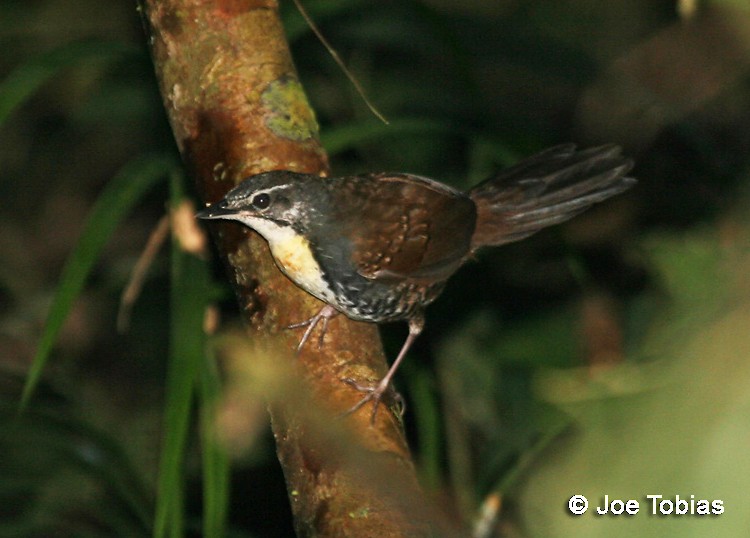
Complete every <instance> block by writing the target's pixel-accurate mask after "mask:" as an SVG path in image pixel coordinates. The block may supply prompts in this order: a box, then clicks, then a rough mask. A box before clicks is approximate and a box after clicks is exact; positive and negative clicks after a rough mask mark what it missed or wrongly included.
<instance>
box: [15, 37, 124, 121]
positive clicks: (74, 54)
mask: <svg viewBox="0 0 750 538" xmlns="http://www.w3.org/2000/svg"><path fill="white" fill-rule="evenodd" d="M137 50H138V49H137V48H135V47H133V46H132V45H128V44H126V43H121V42H115V41H102V40H86V41H76V42H74V43H68V44H66V45H63V46H62V47H59V48H57V49H54V50H51V51H49V52H45V53H44V54H41V55H39V56H37V57H35V58H32V59H30V60H29V61H27V62H25V63H23V64H21V65H20V66H18V67H16V68H15V69H14V70H13V71H11V73H10V74H9V75H8V76H7V77H6V78H5V80H3V81H2V83H0V125H2V124H3V123H4V122H5V120H6V119H7V118H8V116H9V115H10V113H11V112H12V111H13V110H14V109H15V108H16V107H17V106H19V105H20V104H21V103H23V102H24V101H25V100H26V99H28V98H29V97H30V96H31V95H32V94H33V93H34V92H36V91H37V90H38V89H39V88H40V87H41V86H42V85H43V84H44V83H45V82H47V81H48V80H50V79H51V78H52V77H54V76H55V75H57V74H58V73H59V72H60V71H62V70H63V69H65V68H67V67H70V66H73V65H76V64H83V63H87V62H91V61H92V60H94V59H95V58H103V59H105V60H110V61H112V60H117V59H120V58H122V57H123V56H125V55H126V54H133V53H134V52H135V51H137Z"/></svg>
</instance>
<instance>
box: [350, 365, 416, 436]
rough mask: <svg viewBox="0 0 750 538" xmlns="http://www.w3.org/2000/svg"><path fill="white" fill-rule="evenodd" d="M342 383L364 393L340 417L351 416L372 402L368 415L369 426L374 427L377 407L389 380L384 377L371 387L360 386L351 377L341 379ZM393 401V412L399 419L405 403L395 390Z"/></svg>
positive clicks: (404, 409) (402, 413) (404, 408)
mask: <svg viewBox="0 0 750 538" xmlns="http://www.w3.org/2000/svg"><path fill="white" fill-rule="evenodd" d="M342 381H343V382H344V383H346V384H347V385H349V386H351V387H353V388H355V389H356V390H358V391H359V392H364V393H365V396H364V398H362V399H361V400H360V401H358V402H357V403H356V404H354V405H353V406H352V407H350V408H349V409H347V410H346V411H344V412H343V413H342V416H347V415H351V414H352V413H354V412H356V411H357V410H359V409H360V408H361V407H363V406H364V405H365V404H367V403H368V402H372V412H371V413H370V425H374V424H375V417H376V416H377V414H378V406H379V405H380V401H381V400H382V399H383V397H384V396H385V394H386V392H387V391H388V387H389V385H390V379H389V378H388V377H384V378H383V379H381V380H380V382H378V384H376V385H374V386H373V385H361V384H359V383H357V382H356V381H355V380H354V379H352V378H351V377H346V378H344V379H342ZM393 399H394V401H395V403H396V406H395V412H396V414H397V415H398V417H399V418H400V417H402V416H403V415H404V412H405V411H406V402H404V398H403V396H401V394H399V393H398V392H396V391H395V390H394V391H393Z"/></svg>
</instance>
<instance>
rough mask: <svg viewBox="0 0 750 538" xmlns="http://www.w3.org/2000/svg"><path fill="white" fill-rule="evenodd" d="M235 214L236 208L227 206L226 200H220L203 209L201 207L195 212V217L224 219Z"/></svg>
mask: <svg viewBox="0 0 750 538" xmlns="http://www.w3.org/2000/svg"><path fill="white" fill-rule="evenodd" d="M236 214H237V210H236V209H232V208H230V207H227V203H226V201H224V200H221V201H220V202H216V203H215V204H212V205H210V206H208V207H206V208H205V209H201V210H200V211H198V212H197V213H196V214H195V217H196V218H199V219H226V218H229V217H231V216H232V215H236Z"/></svg>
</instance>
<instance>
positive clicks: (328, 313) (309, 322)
mask: <svg viewBox="0 0 750 538" xmlns="http://www.w3.org/2000/svg"><path fill="white" fill-rule="evenodd" d="M338 314H339V311H338V310H336V309H335V308H333V307H332V306H331V305H328V304H327V305H325V306H324V307H323V308H321V309H320V310H319V311H318V313H317V314H315V315H314V316H313V317H311V318H310V319H306V320H305V321H301V322H299V323H293V324H291V325H287V326H286V328H287V329H299V328H300V327H307V329H305V334H303V335H302V338H301V339H300V341H299V344H297V350H296V351H297V353H299V352H300V351H301V350H302V348H303V347H304V345H305V343H306V342H307V340H308V339H309V338H310V335H311V334H312V332H313V330H314V329H315V326H316V325H317V324H318V322H319V321H320V320H323V327H322V328H321V331H320V336H319V337H318V348H320V347H321V346H322V345H323V337H324V336H325V335H326V329H328V321H329V320H330V319H331V318H334V317H336V316H338Z"/></svg>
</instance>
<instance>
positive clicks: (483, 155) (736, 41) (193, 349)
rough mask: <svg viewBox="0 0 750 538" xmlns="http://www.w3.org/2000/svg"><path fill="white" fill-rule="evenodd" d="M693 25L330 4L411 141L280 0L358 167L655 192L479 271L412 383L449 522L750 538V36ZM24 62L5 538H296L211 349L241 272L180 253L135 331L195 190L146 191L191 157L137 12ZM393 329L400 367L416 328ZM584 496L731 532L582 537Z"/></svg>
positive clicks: (482, 4)
mask: <svg viewBox="0 0 750 538" xmlns="http://www.w3.org/2000/svg"><path fill="white" fill-rule="evenodd" d="M688 4H691V3H690V2H678V3H675V4H672V3H669V2H667V3H664V2H656V1H653V0H636V1H632V0H628V1H625V0H618V1H613V2H606V3H605V2H596V1H595V0H566V1H562V2H550V1H544V0H530V1H524V2H519V1H517V0H503V1H496V0H472V1H470V2H451V1H448V0H430V1H425V2H417V1H408V2H395V1H385V2H377V3H372V2H362V1H357V0H310V1H308V2H305V5H306V6H307V8H308V10H309V12H310V14H311V15H312V17H313V18H314V19H315V20H316V21H317V23H318V24H319V26H320V28H321V30H322V31H323V32H324V34H325V35H326V37H327V38H328V40H329V41H330V42H331V43H332V44H333V45H334V46H335V47H336V48H337V50H338V51H339V53H340V54H341V56H342V57H343V58H344V59H345V61H346V62H347V64H348V65H349V66H350V68H351V70H352V71H353V72H354V74H355V75H356V76H357V77H358V79H359V80H360V81H361V83H362V85H363V86H364V87H365V88H366V89H367V92H368V95H369V96H370V97H371V99H372V100H373V102H374V103H375V104H376V105H377V106H378V107H379V109H380V110H381V111H382V112H383V113H384V114H385V115H386V117H388V119H389V120H390V121H391V125H390V126H385V125H383V124H381V123H379V122H377V120H376V119H375V118H373V117H372V115H371V114H370V113H369V112H368V110H367V108H366V106H365V105H364V103H362V101H361V99H360V98H359V97H358V95H357V94H356V92H355V91H354V90H353V88H352V87H351V85H350V84H349V83H348V81H347V80H346V77H345V75H344V74H343V73H342V72H341V71H340V69H339V68H338V67H337V66H336V64H335V62H334V61H333V60H332V59H331V58H330V56H329V54H328V53H327V51H326V50H325V48H324V47H323V46H322V45H321V44H320V43H319V42H318V41H317V39H316V38H315V36H314V35H313V33H312V32H311V31H310V30H309V28H307V26H306V25H305V24H304V21H303V20H302V18H301V16H300V15H299V14H298V13H297V12H296V11H295V9H294V6H293V4H292V3H291V2H286V1H282V3H281V8H282V12H283V15H284V19H285V21H286V28H287V32H288V36H289V38H290V42H291V44H292V48H293V53H294V56H295V62H296V65H297V67H298V70H299V73H300V79H301V81H302V83H303V85H304V88H305V91H306V93H307V94H308V96H309V97H310V100H311V102H312V103H313V106H314V107H315V108H316V114H317V116H318V119H319V122H320V125H321V136H322V140H323V143H324V144H325V146H326V148H327V149H328V151H329V153H330V155H331V157H332V164H333V168H334V172H335V173H340V174H344V173H350V172H361V171H363V170H403V171H409V172H413V173H419V174H423V175H427V176H430V177H435V178H437V179H440V180H443V181H447V182H449V183H452V184H453V185H455V186H457V187H459V188H466V187H468V186H469V185H471V184H472V183H474V182H476V181H478V180H480V179H482V178H483V177H485V176H486V175H488V174H489V173H491V172H492V171H493V170H495V169H497V168H500V167H502V166H504V165H507V164H509V163H511V162H512V161H514V160H515V159H517V158H519V157H521V156H523V155H525V154H528V153H530V152H532V151H535V150H538V149H541V148H543V147H545V146H548V145H552V144H556V143H560V142H565V141H570V140H573V141H575V142H578V143H580V144H584V145H589V144H595V143H602V142H616V143H620V144H622V145H623V146H624V147H625V148H626V151H627V152H628V153H630V154H632V155H633V156H634V157H635V159H636V161H637V167H636V169H635V171H634V174H635V175H636V176H637V177H638V178H639V179H640V183H639V184H638V186H637V188H636V189H634V190H633V191H632V192H630V193H628V194H627V195H626V196H623V197H621V198H620V199H618V200H613V201H611V202H610V203H607V204H606V205H605V206H604V207H600V208H596V209H595V210H592V211H591V212H589V213H587V214H585V215H582V216H581V217H579V218H577V219H576V220H575V221H573V222H571V223H569V224H566V225H565V226H563V227H558V228H556V229H553V230H549V231H546V232H543V233H540V234H539V235H538V236H536V237H534V238H532V239H530V240H528V241H525V242H523V243H520V244H515V245H509V246H507V247H503V248H502V249H497V250H495V251H491V252H486V253H483V254H482V255H480V257H479V260H477V262H476V263H473V264H470V265H469V266H467V267H465V268H464V269H463V270H462V272H461V273H460V274H459V275H457V276H456V277H455V278H454V279H453V281H451V282H450V283H449V286H448V289H447V290H446V292H445V295H444V296H443V297H442V298H441V300H440V301H438V302H437V303H436V304H435V305H434V306H433V307H431V309H430V310H429V311H428V323H427V330H426V332H425V334H424V335H423V337H421V338H420V340H419V341H418V344H417V346H416V348H415V351H414V353H413V354H412V355H413V356H412V357H410V360H409V361H407V363H406V365H405V367H404V370H403V372H402V374H401V378H400V379H399V380H398V382H397V384H398V386H399V388H400V390H401V391H402V393H403V394H404V395H405V397H406V398H407V402H408V404H409V405H408V409H409V412H408V413H407V415H406V424H407V428H408V431H409V435H410V436H411V438H412V439H413V441H414V442H413V446H414V447H415V450H416V457H417V460H418V462H419V465H420V470H421V472H422V475H423V477H424V483H425V485H426V486H427V487H429V488H430V489H431V490H433V491H434V492H435V493H436V496H439V497H440V498H441V499H443V500H444V502H445V503H446V504H447V505H448V506H451V509H450V510H446V511H447V512H450V513H451V514H454V515H455V517H457V518H459V519H461V520H462V521H463V522H464V523H465V524H466V525H467V526H468V525H470V524H471V522H472V521H473V520H474V518H475V516H476V513H477V510H478V506H479V504H480V503H481V501H482V499H484V498H486V497H487V496H488V495H491V494H493V493H498V494H501V495H502V499H503V505H502V506H503V510H502V512H501V515H500V517H499V519H498V520H497V521H495V520H490V521H489V525H488V527H489V528H490V529H493V530H492V532H493V533H494V534H492V533H491V534H487V535H488V536H494V535H509V536H516V535H521V536H539V537H548V536H549V537H552V536H602V535H607V536H609V535H625V534H626V533H627V535H639V536H640V535H642V536H698V535H701V536H702V535H707V534H710V535H712V536H741V535H743V534H744V532H746V530H745V529H746V528H747V519H748V517H750V510H748V508H747V506H750V503H748V502H747V501H748V498H747V494H746V493H745V492H744V488H743V484H744V481H743V478H744V476H745V475H746V474H747V472H746V471H747V469H746V467H747V463H746V461H747V460H746V458H745V457H744V448H745V446H746V441H747V438H748V433H749V430H750V428H749V426H750V414H749V413H748V407H747V405H748V402H747V397H746V394H747V393H748V391H747V390H746V386H747V382H748V377H747V373H748V372H747V366H746V364H747V363H748V362H747V360H746V359H747V358H748V355H749V353H748V352H749V351H750V346H748V340H747V336H746V334H747V330H746V329H745V328H746V327H747V326H748V321H750V320H748V319H747V312H749V311H750V309H749V308H748V306H749V305H748V299H749V297H750V296H748V291H749V290H748V287H747V279H746V276H745V275H747V270H748V259H747V252H748V249H747V247H748V237H749V236H748V233H750V230H748V228H749V227H748V222H747V220H746V218H745V215H744V214H745V211H743V207H745V205H746V204H747V200H748V193H749V192H750V190H749V189H748V186H749V185H750V181H748V179H749V178H750V130H748V129H746V125H747V124H748V122H750V92H749V91H748V89H749V86H750V77H749V76H748V74H749V73H750V37H748V36H749V35H750V31H749V30H750V14H748V11H747V9H746V7H745V5H744V4H743V2H728V1H718V0H717V1H715V2H703V3H697V4H696V6H697V7H695V8H690V6H688ZM680 13H682V15H681V16H680V15H679V14H680ZM0 42H2V43H3V45H5V48H6V50H7V51H9V53H6V54H4V55H2V57H0V122H1V123H0V195H2V198H3V201H4V204H3V211H2V213H0V253H2V254H0V255H2V263H0V350H1V351H0V368H1V370H0V373H1V374H2V375H1V376H0V421H2V428H0V431H2V435H0V451H1V452H2V453H3V454H4V455H5V456H4V458H3V461H2V463H0V500H2V503H0V536H6V535H7V536H45V535H81V536H113V535H114V536H117V535H120V536H138V535H148V534H152V533H154V532H155V531H154V528H156V529H157V531H156V532H157V534H172V535H177V534H179V533H180V532H181V531H182V530H184V532H185V533H186V534H188V535H201V534H202V535H217V534H221V533H222V531H221V530H220V529H221V528H222V527H223V525H224V524H225V516H226V517H228V523H227V529H228V530H227V531H226V532H227V534H228V535H232V536H289V535H291V533H292V530H291V523H290V519H289V517H290V516H289V509H288V506H287V499H286V493H285V491H284V484H283V480H282V477H281V474H280V472H279V470H278V466H277V464H276V462H275V458H274V454H273V448H272V440H271V438H270V435H269V434H268V432H267V430H266V433H265V435H260V436H258V435H257V432H254V433H252V435H251V434H249V433H248V434H247V435H248V436H249V437H252V439H253V442H252V443H250V448H248V447H245V448H244V449H243V450H239V451H233V452H232V453H233V454H234V456H233V458H234V459H233V462H232V464H233V468H232V473H231V475H229V474H228V467H227V460H226V458H227V456H226V454H225V452H224V451H223V450H222V449H221V448H220V447H219V446H218V445H217V444H216V436H215V435H216V432H214V431H213V428H214V427H215V423H214V422H215V421H214V420H213V417H214V415H213V410H214V409H216V408H217V407H218V406H220V405H221V389H220V386H219V383H218V377H217V372H216V371H215V370H214V364H213V363H212V362H210V361H209V360H208V358H207V356H206V354H205V353H204V352H203V351H204V342H203V339H204V337H203V332H202V330H200V327H201V325H202V320H203V306H204V305H205V304H206V302H208V301H209V300H219V302H220V305H221V310H222V315H223V316H224V318H225V319H227V320H230V321H231V319H233V318H234V317H236V307H235V306H234V305H233V302H232V299H231V293H230V292H228V291H227V290H224V292H223V293H222V292H217V291H216V289H217V287H219V286H221V285H222V284H221V283H222V282H223V279H222V278H221V276H220V275H221V273H220V270H219V269H218V268H217V270H216V271H215V273H214V275H215V276H212V275H211V274H209V268H208V267H207V266H206V264H205V262H203V261H201V260H200V259H198V258H196V257H194V256H192V255H189V254H186V253H184V252H182V251H181V250H180V249H178V248H177V247H173V248H172V249H171V251H165V252H162V253H161V255H160V257H159V258H157V259H156V260H155V263H154V265H153V267H152V268H151V270H150V273H149V276H148V279H147V281H146V282H145V290H144V292H143V294H142V295H141V297H140V298H139V300H138V302H137V303H136V305H135V308H134V311H133V316H132V323H131V328H130V330H129V331H128V332H127V333H126V334H117V333H116V331H115V319H116V311H117V307H118V302H119V296H120V293H121V291H122V289H123V288H124V286H125V285H126V283H127V280H128V275H129V273H130V270H131V269H132V267H133V265H134V263H135V260H136V259H137V257H138V255H139V253H140V251H141V250H142V248H143V245H144V244H145V242H146V239H147V237H148V235H149V233H150V231H151V229H152V228H153V227H154V226H155V224H156V222H157V220H158V219H159V217H160V216H161V215H162V214H163V212H164V208H165V205H166V202H167V200H169V199H170V198H171V200H172V202H171V203H170V204H168V205H169V206H170V207H174V205H175V203H176V201H177V200H181V199H182V198H183V196H184V193H183V192H182V190H183V189H187V190H188V191H189V190H190V186H189V185H185V184H184V183H180V182H179V180H178V179H175V177H173V179H172V181H171V186H170V184H169V182H167V181H164V182H162V183H160V184H155V183H154V182H155V180H156V179H155V178H152V179H154V182H152V181H151V180H143V182H142V184H141V187H143V189H138V188H136V187H137V184H131V181H129V180H128V179H129V178H131V179H132V180H135V178H136V177H137V176H138V174H137V173H136V174H135V175H130V176H128V174H130V173H131V172H132V171H133V169H134V167H135V168H137V163H141V164H143V163H144V162H146V167H148V166H152V167H156V168H159V166H162V165H164V163H165V162H166V163H170V162H172V159H173V157H172V156H175V157H176V152H175V149H174V142H173V140H172V138H171V133H170V131H169V127H168V125H167V123H166V121H165V117H164V113H163V111H162V108H161V99H160V96H159V95H158V90H157V87H156V84H155V81H154V77H153V67H152V65H151V63H150V58H149V56H148V51H147V48H146V44H145V37H144V35H143V33H142V30H141V27H140V22H139V20H138V15H137V13H136V11H135V5H134V4H133V3H131V2H129V1H121V0H110V1H107V2H95V1H93V0H39V1H37V2H31V3H25V2H17V1H6V2H4V3H3V4H1V5H0ZM154 154H157V155H159V156H160V157H158V158H157V159H156V160H152V161H149V157H144V155H154ZM165 155H167V156H168V157H165ZM170 155H171V156H170ZM144 159H145V161H144ZM159 159H161V160H159ZM149 162H150V163H151V164H150V165H149V164H148V163H149ZM159 162H161V163H162V165H159V164H158V163H159ZM128 163H130V164H128ZM133 163H136V164H133ZM163 168H164V169H166V170H173V173H172V175H173V176H174V174H175V173H176V172H174V169H173V168H172V167H170V166H169V165H164V166H163ZM159 169H162V168H159ZM128 171H130V172H128ZM118 172H119V173H120V176H117V174H118ZM123 173H124V174H126V176H125V179H122V178H123V176H122V174H123ZM149 177H151V176H149ZM162 177H166V175H163V176H162ZM112 178H115V179H112ZM118 178H119V179H118ZM118 185H119V187H118ZM128 185H129V186H130V188H131V189H135V190H133V191H130V194H129V195H128V196H129V198H125V195H126V190H120V189H125V188H126V186H128ZM133 185H136V186H133ZM146 187H149V188H148V189H147V188H146ZM111 199H115V200H117V201H118V203H119V205H117V204H111V203H110V202H109V201H108V200H111ZM108 207H109V208H111V211H107V208H108ZM87 218H88V219H93V220H88V221H87V220H86V219H87ZM86 222H88V225H87V224H86ZM92 223H93V224H92ZM118 223H119V225H118ZM87 230H88V231H87ZM92 230H93V231H92ZM81 234H83V235H81ZM76 249H77V250H76ZM71 253H73V254H71ZM76 260H78V261H79V262H80V261H81V260H83V261H84V262H85V263H78V262H76ZM76 263H78V264H77V265H76ZM71 267H72V269H71ZM61 275H62V276H61ZM61 279H62V282H63V283H62V284H61ZM66 282H67V283H68V286H69V287H67V288H66V284H65V283H66ZM84 283H85V284H86V285H85V286H84ZM55 297H57V299H55ZM60 297H63V299H64V300H62V302H61V299H60ZM73 299H75V301H73ZM61 304H62V306H60V305H61ZM51 305H57V306H52V314H51V315H52V316H53V318H52V319H53V320H56V321H55V323H58V324H59V325H58V326H55V324H54V323H53V324H47V325H46V326H45V320H47V319H48V315H50V314H49V312H50V307H51ZM167 313H170V315H166V314H167ZM63 321H64V324H62V322H63ZM58 330H59V332H58ZM45 331H46V333H45ZM52 332H57V335H56V338H53V337H54V336H55V335H53V334H52ZM45 334H46V335H47V336H44V335H45ZM383 334H384V337H385V341H386V346H387V348H390V350H391V354H392V353H393V352H395V351H396V349H397V348H398V345H399V344H400V343H401V340H402V337H403V328H402V327H398V326H397V327H385V328H384V330H383ZM40 342H41V343H42V344H41V347H39V346H40ZM37 353H38V354H44V356H48V357H49V360H48V364H47V365H46V366H45V370H44V371H43V372H41V370H38V369H37V370H36V372H38V373H41V374H42V375H41V377H38V378H37V377H32V378H30V379H32V381H33V382H34V383H36V382H37V381H39V386H38V390H37V391H36V392H35V393H34V394H33V396H32V398H31V399H30V400H29V401H28V405H27V408H26V409H25V411H24V413H23V414H21V415H17V414H16V409H17V405H18V402H19V398H20V395H21V392H22V387H23V383H24V380H25V379H26V378H25V376H26V373H27V371H28V370H29V368H30V365H31V363H32V358H33V357H34V356H35V354H37ZM47 354H48V355H47ZM36 364H37V365H39V366H40V365H41V363H39V362H37V363H36ZM177 364H179V367H176V366H175V365H177ZM35 376H36V374H35ZM196 403H198V406H199V407H201V408H202V409H203V410H204V411H206V412H204V413H203V414H202V415H201V416H200V417H196V416H195V413H193V411H194V406H195V405H196ZM190 417H192V418H193V419H195V420H192V419H190V420H189V418H190ZM235 452H236V453H235ZM238 454H239V455H238ZM160 462H161V463H160ZM230 484H231V496H230V497H228V498H227V492H228V491H229V486H230ZM574 493H581V494H584V495H586V496H587V497H589V499H590V500H591V501H592V503H596V502H598V501H599V499H600V498H601V497H602V496H603V495H604V494H609V495H610V496H611V497H613V496H614V497H618V498H623V499H628V498H637V499H638V500H639V501H642V503H641V504H642V506H644V505H645V502H643V501H644V496H645V495H646V494H649V493H660V494H663V495H665V496H673V495H675V494H679V495H680V496H682V497H685V496H687V497H689V496H690V495H691V494H694V495H695V496H696V498H703V497H706V498H709V499H713V498H720V499H723V500H724V501H725V506H726V513H725V514H723V515H722V516H718V517H711V518H707V519H702V520H700V521H699V520H698V519H697V518H696V517H687V518H674V517H672V518H669V517H648V516H646V515H643V517H641V514H639V515H638V516H634V517H632V518H627V519H626V518H613V517H596V516H593V515H591V514H587V515H585V516H581V517H578V518H573V517H571V516H570V515H568V514H567V513H566V511H565V510H566V506H567V499H568V498H569V497H570V496H571V495H572V494H574ZM501 533H503V534H501Z"/></svg>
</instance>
